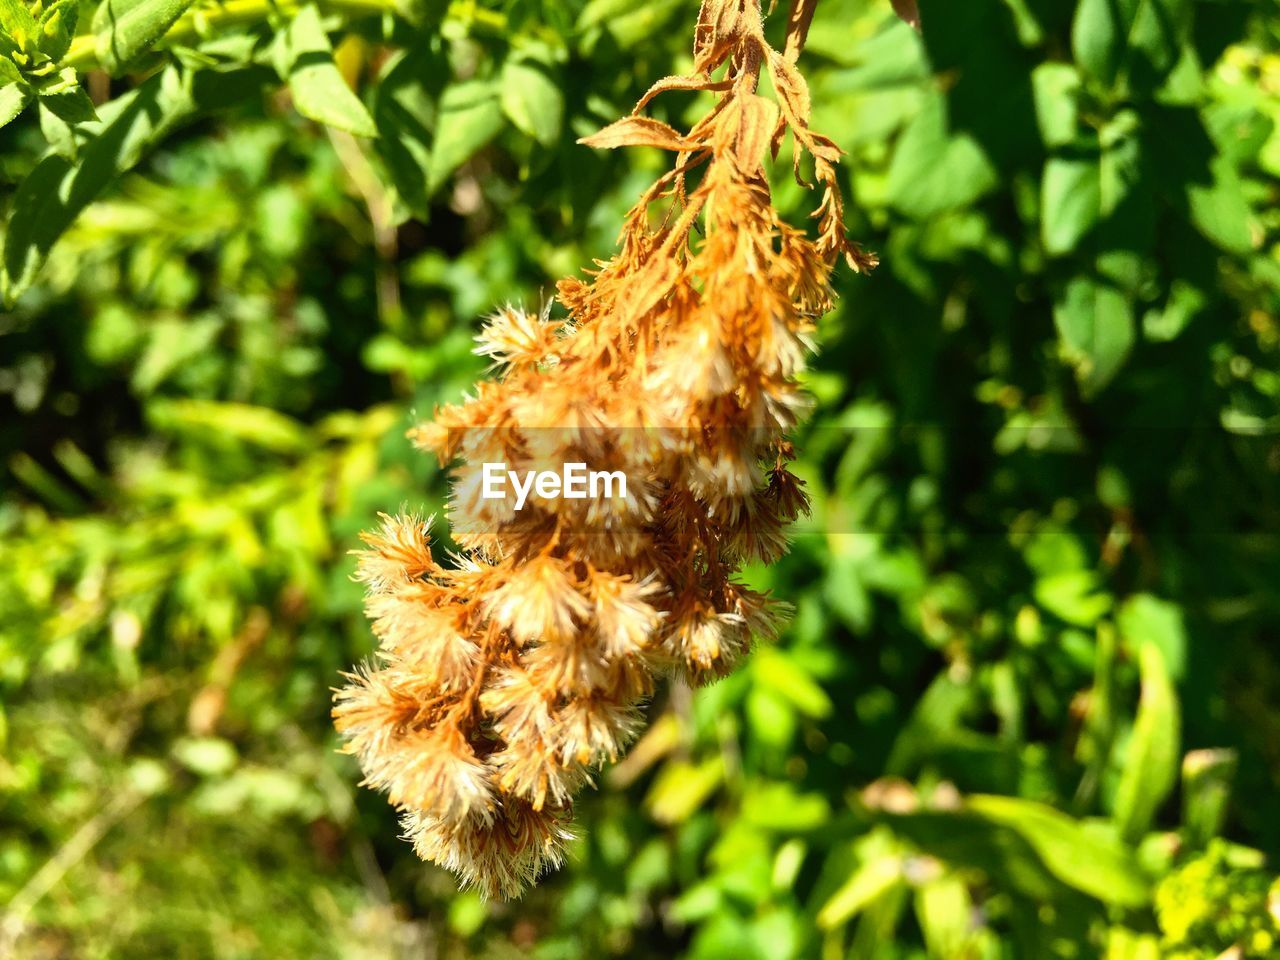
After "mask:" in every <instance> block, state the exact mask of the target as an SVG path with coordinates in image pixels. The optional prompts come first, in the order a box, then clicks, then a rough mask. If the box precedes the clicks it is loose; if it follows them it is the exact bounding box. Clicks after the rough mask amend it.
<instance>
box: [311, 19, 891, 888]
mask: <svg viewBox="0 0 1280 960" xmlns="http://www.w3.org/2000/svg"><path fill="white" fill-rule="evenodd" d="M798 6H799V7H803V6H807V4H800V5H798ZM801 14H802V15H796V14H795V13H793V15H792V17H791V19H790V21H789V22H790V25H791V35H790V37H789V39H788V43H787V47H786V52H785V53H779V52H778V51H776V50H774V49H773V48H772V47H770V46H769V44H768V43H767V42H766V41H765V38H764V31H763V24H762V11H761V8H760V3H759V0H704V2H703V4H702V9H701V12H700V14H699V19H698V25H697V30H696V34H695V42H694V70H693V73H692V74H690V75H689V76H684V77H668V78H665V79H663V80H660V81H659V82H658V83H656V84H655V85H654V86H653V88H652V89H651V90H650V91H649V93H647V94H646V95H645V97H644V98H642V99H641V101H640V103H639V104H638V105H637V108H636V110H637V112H636V113H635V114H633V115H631V116H629V117H626V118H624V119H622V120H620V121H618V122H617V123H614V124H612V125H611V126H609V127H607V128H606V129H604V130H602V131H601V132H600V133H598V134H596V135H595V136H593V137H590V138H587V140H586V141H585V142H586V143H588V144H589V145H592V146H596V147H618V146H628V145H648V146H656V147H660V148H663V149H667V150H671V151H673V152H674V153H675V156H676V159H675V163H674V166H673V168H672V170H671V171H670V172H669V173H668V174H666V175H665V176H663V177H662V178H661V179H660V180H659V181H658V182H657V183H655V184H654V185H653V187H651V188H650V189H649V190H648V191H647V192H646V193H645V194H644V195H643V196H642V197H641V198H640V200H639V202H638V203H637V204H636V205H635V207H634V208H633V209H632V211H631V213H630V214H629V215H628V217H627V219H626V222H625V225H624V228H623V231H622V236H621V239H620V244H619V252H618V253H617V255H616V256H615V257H614V258H613V259H612V260H610V261H608V262H604V263H598V264H597V267H598V269H597V270H596V271H594V272H593V273H592V274H590V276H589V279H587V280H581V279H576V278H570V279H566V280H564V281H562V282H561V283H560V285H559V288H558V300H559V303H560V304H561V306H563V307H564V308H565V310H566V311H567V313H568V317H567V319H565V320H553V319H552V318H551V315H550V313H549V312H548V311H544V312H543V313H541V314H538V315H531V314H527V313H525V312H523V311H521V310H519V309H518V308H515V307H511V306H507V307H505V308H503V309H502V310H500V311H499V312H498V313H497V314H496V315H495V316H494V317H492V318H491V319H490V320H489V322H488V323H487V324H486V326H485V328H484V330H483V332H482V333H481V335H480V337H479V347H478V348H477V352H478V353H480V354H482V355H484V356H487V357H490V358H492V360H493V361H494V368H495V371H496V379H494V380H490V381H486V382H484V383H481V384H479V385H478V386H477V388H476V392H475V395H474V396H473V397H471V398H470V399H468V400H466V401H465V402H463V403H461V404H458V405H454V406H449V407H445V408H443V409H441V410H437V411H436V414H435V417H434V422H433V423H430V424H426V425H423V426H421V427H419V428H417V429H415V430H414V431H413V433H412V435H413V437H414V439H415V440H416V442H417V443H418V444H419V445H420V446H422V447H424V448H425V449H428V450H431V451H433V452H434V453H436V455H437V456H438V457H439V458H440V460H441V462H442V464H447V463H450V462H452V461H454V460H455V459H461V460H462V461H463V462H464V463H465V464H468V465H469V467H468V468H464V469H462V470H460V471H458V473H457V477H456V482H455V485H454V488H453V491H452V494H451V501H450V519H451V521H452V524H453V532H454V536H455V539H456V540H457V541H458V543H459V544H460V545H461V546H462V547H463V549H464V553H463V555H462V556H458V557H454V558H453V560H452V562H451V563H449V564H448V565H442V564H440V563H438V562H437V561H436V560H435V559H434V558H433V556H432V553H431V548H430V543H429V539H428V526H429V524H428V523H424V522H422V521H421V520H419V519H417V518H415V517H412V516H407V517H400V518H386V517H384V518H383V525H382V528H381V529H380V530H379V531H377V532H376V533H373V534H369V535H367V536H366V538H365V540H366V543H367V544H368V547H369V549H368V550H367V551H365V552H364V553H363V554H362V555H361V560H360V567H359V575H358V576H359V578H360V579H361V580H362V581H363V582H364V583H366V585H367V587H368V613H369V615H370V617H371V618H372V619H373V624H374V633H375V634H376V635H377V637H378V639H379V641H380V647H379V650H378V654H377V659H376V660H375V662H374V664H372V665H370V666H368V667H365V668H363V669H361V670H358V671H356V672H355V673H353V674H351V675H350V677H349V683H348V685H347V686H346V687H345V688H344V689H342V690H341V691H339V693H338V695H337V701H336V706H335V708H334V716H335V721H336V724H337V726H338V729H339V730H340V731H341V732H342V734H343V735H344V737H345V738H346V739H347V746H348V749H349V750H350V751H351V752H352V753H354V754H355V755H356V756H357V757H358V758H359V759H360V762H361V765H362V767H363V769H364V772H365V777H366V783H368V784H369V785H370V786H373V787H375V788H377V789H380V790H385V791H386V792H387V794H388V796H389V799H390V800H391V802H392V803H393V804H395V805H396V806H398V807H400V808H401V809H402V811H403V813H404V824H405V830H406V834H407V836H408V837H409V839H411V840H412V841H413V844H414V847H415V849H416V850H417V852H418V853H419V854H420V855H421V856H422V857H424V858H425V859H428V860H432V861H434V862H436V863H439V864H441V865H443V866H445V867H447V868H449V869H451V870H453V871H455V872H456V873H458V874H459V875H460V877H461V878H462V879H463V881H464V882H466V883H469V884H474V885H476V886H478V887H479V888H480V889H481V890H482V891H484V892H485V893H487V894H489V895H493V896H514V895H516V894H518V893H519V892H520V890H521V889H522V888H523V887H524V886H525V885H526V884H528V883H529V882H532V881H533V880H535V879H536V878H537V876H538V875H539V873H540V872H541V871H542V870H544V869H546V868H548V867H552V866H555V865H558V864H559V863H560V861H561V859H562V852H561V851H562V845H563V843H564V841H565V840H566V839H567V838H568V837H569V834H568V830H567V824H568V821H569V819H570V816H571V807H572V802H573V798H574V795H575V794H576V793H577V791H578V790H579V789H581V788H582V786H583V785H584V784H586V783H588V782H589V781H590V777H591V773H592V771H593V769H594V768H596V767H598V766H599V765H600V764H602V763H606V762H610V761H613V760H615V759H616V758H617V757H618V755H619V754H620V753H621V752H622V751H623V750H624V749H625V748H626V746H627V744H628V743H629V742H630V740H631V739H632V738H633V737H634V736H635V734H636V733H637V731H638V728H639V726H640V724H641V715H640V710H639V707H640V704H641V703H642V702H643V700H644V699H645V698H646V697H648V696H649V695H650V694H651V692H652V690H653V687H654V683H655V679H656V678H657V677H658V676H661V675H664V674H672V673H676V674H681V675H683V676H685V677H686V678H688V679H690V680H691V681H693V682H703V681H706V680H712V679H715V678H716V677H719V676H722V675H724V674H725V673H726V672H727V671H729V670H730V669H732V667H733V665H734V663H735V662H736V661H737V660H738V659H739V658H740V657H741V656H742V655H743V654H744V653H745V652H746V650H747V649H748V648H749V646H750V643H751V641H752V638H753V637H760V636H768V635H770V634H771V633H772V632H773V631H774V630H775V628H776V623H777V619H778V616H779V613H780V610H779V604H777V603H776V602H774V601H772V600H771V599H770V598H768V597H766V596H764V595H762V594H759V593H755V592H753V591H751V590H749V589H747V588H746V587H745V586H743V585H742V584H740V583H739V582H737V581H736V580H735V576H736V575H737V573H738V570H739V569H740V567H741V566H742V565H743V564H744V563H746V562H750V561H753V560H759V561H764V562H770V561H772V560H775V559H776V558H777V557H778V556H779V555H780V554H781V553H782V552H783V551H784V550H785V547H786V539H785V532H786V527H787V525H788V524H789V523H790V522H791V521H792V520H794V519H795V517H796V516H797V515H798V514H800V513H802V512H804V511H806V510H807V500H806V498H805V496H804V492H803V490H802V485H801V483H800V481H799V480H797V479H796V478H795V476H793V475H792V474H791V473H790V472H789V471H788V469H787V464H788V463H789V461H790V460H791V458H792V456H793V451H792V449H791V446H790V444H789V443H788V442H787V441H786V440H785V438H784V434H785V432H786V431H787V430H788V429H790V428H791V427H793V426H794V425H795V424H796V423H797V421H798V420H799V419H800V418H801V417H803V416H804V413H805V411H806V410H807V408H808V400H807V397H806V396H805V394H804V392H803V391H802V389H801V388H800V386H799V384H798V382H797V377H798V375H799V374H800V373H801V372H802V371H803V369H804V364H805V359H806V357H807V355H808V354H809V353H810V351H811V350H812V347H813V339H812V338H813V333H814V326H815V321H816V318H817V317H818V316H819V315H820V314H822V313H823V312H825V311H826V310H828V309H830V306H831V288H830V282H829V280H830V273H831V269H832V267H833V265H834V263H835V261H836V260H837V259H839V258H840V257H842V256H843V257H844V258H845V259H846V260H847V262H848V263H849V264H850V266H852V267H853V269H855V270H859V271H861V270H866V269H869V268H870V267H872V266H874V263H875V261H874V258H872V257H870V256H868V255H867V254H864V253H863V252H862V251H861V250H860V249H859V248H858V247H857V246H856V245H854V244H852V243H850V242H849V241H848V239H847V238H846V237H845V232H844V225H843V214H844V208H843V200H842V198H841V194H840V189H839V185H838V182H837V180H836V175H835V164H836V162H837V160H838V157H839V151H838V150H837V148H836V147H835V145H834V144H833V143H832V142H831V141H830V140H828V139H827V138H826V137H823V136H822V135H821V134H818V133H816V132H814V131H813V130H811V129H810V127H809V112H810V107H809V95H808V90H807V88H806V86H805V83H804V80H803V79H802V78H801V76H800V74H799V73H798V72H797V70H796V68H795V65H794V60H795V58H796V55H797V54H798V53H799V48H800V45H801V43H802V41H803V32H804V30H805V29H807V22H808V18H807V16H806V15H803V11H802V12H801ZM720 67H725V71H724V73H723V76H722V77H721V78H719V79H714V78H713V74H714V73H715V72H716V71H717V70H718V69H719V68H720ZM762 70H765V71H767V72H768V74H769V76H770V79H771V81H772V86H773V89H774V91H775V92H776V100H770V99H766V98H764V97H762V96H760V95H758V94H757V92H756V90H757V86H758V83H759V79H760V73H761V71H762ZM669 90H688V91H710V92H712V93H714V95H715V104H714V106H713V107H712V109H711V110H710V111H709V113H708V114H707V116H706V117H704V118H703V119H702V120H701V121H699V122H698V123H697V124H695V125H694V126H693V128H692V129H691V130H689V131H688V132H687V133H680V132H679V131H677V130H675V129H673V128H671V127H669V126H667V125H666V124H664V123H661V122H659V121H657V120H654V119H651V118H648V117H644V116H641V115H640V114H639V111H640V110H641V109H643V108H644V106H645V105H646V104H647V103H648V102H649V101H650V99H651V98H652V97H653V96H656V95H657V94H659V93H662V92H664V91H669ZM788 131H790V133H791V135H792V138H793V141H794V144H795V171H796V176H797V178H798V179H799V178H800V171H801V169H802V163H801V158H802V154H807V155H808V156H809V157H810V158H811V161H812V164H813V176H814V179H815V181H816V189H818V190H819V191H820V200H819V202H818V205H817V209H816V210H815V212H814V217H815V218H816V220H817V231H816V236H815V237H813V238H810V237H809V236H808V235H806V234H805V233H804V231H802V230H800V229H798V228H796V227H793V226H791V225H789V224H787V223H786V222H784V221H783V220H782V219H781V218H780V217H779V215H778V213H777V211H776V210H775V209H774V207H773V204H772V202H771V197H770V191H769V185H768V182H767V179H766V177H765V171H764V157H765V154H766V151H770V150H771V151H772V152H773V153H774V155H775V156H776V154H777V152H778V150H779V148H780V147H781V145H782V142H783V138H784V136H785V134H786V133H787V132H788ZM801 182H802V183H803V180H802V181H801ZM655 206H657V207H659V208H660V209H661V210H662V213H661V214H660V216H659V217H658V218H657V220H656V221H655V220H654V218H653V217H652V209H653V208H654V207H655ZM695 228H698V229H695ZM484 463H490V464H492V463H502V464H504V465H505V466H506V467H509V468H510V469H511V470H512V471H513V472H515V473H516V474H518V475H519V476H524V475H525V473H527V472H528V471H535V470H545V469H548V468H549V467H554V466H555V465H564V464H570V463H589V464H591V465H592V467H593V469H596V470H601V471H618V472H619V473H620V474H622V475H623V476H625V478H626V481H627V491H626V496H625V497H623V496H616V495H615V496H612V497H602V496H597V497H588V498H584V499H570V498H555V497H547V496H544V495H543V494H542V493H541V491H538V493H537V496H535V497H531V498H530V499H529V501H528V502H527V504H526V505H525V506H524V507H523V508H522V509H516V508H515V507H514V506H513V503H512V501H511V499H510V498H505V499H492V498H488V497H487V496H486V493H485V486H484V480H483V478H482V477H481V475H480V472H479V470H478V467H479V465H480V464H484ZM530 476H532V475H531V474H530ZM531 483H532V481H530V484H531Z"/></svg>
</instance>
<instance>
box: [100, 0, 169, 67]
mask: <svg viewBox="0 0 1280 960" xmlns="http://www.w3.org/2000/svg"><path fill="white" fill-rule="evenodd" d="M191 3H192V0H103V2H102V4H101V5H100V6H99V7H98V10H97V12H96V13H95V14H94V15H93V32H94V33H95V34H96V35H97V38H98V39H97V53H98V62H99V63H100V64H101V65H102V66H103V68H104V69H106V70H107V71H108V72H109V73H119V72H120V70H121V69H122V68H123V67H126V66H128V65H129V63H131V62H132V61H133V60H136V59H137V58H138V57H139V56H141V55H142V54H143V53H145V52H146V51H147V50H149V49H150V48H151V47H152V46H153V45H154V44H155V43H156V41H157V40H159V39H160V38H161V37H163V36H164V35H165V33H167V32H168V30H169V28H170V27H171V26H173V24H174V21H175V20H177V19H178V17H180V16H182V14H183V13H185V12H186V10H187V8H188V7H189V6H191Z"/></svg>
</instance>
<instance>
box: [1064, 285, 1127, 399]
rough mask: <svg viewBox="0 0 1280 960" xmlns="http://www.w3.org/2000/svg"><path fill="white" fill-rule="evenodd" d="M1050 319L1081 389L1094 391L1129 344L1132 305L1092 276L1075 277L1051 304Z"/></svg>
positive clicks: (1108, 376) (1088, 392) (1087, 393)
mask: <svg viewBox="0 0 1280 960" xmlns="http://www.w3.org/2000/svg"><path fill="white" fill-rule="evenodd" d="M1053 319H1054V323H1055V324H1056V325H1057V328H1058V336H1059V337H1060V339H1061V342H1062V347H1063V352H1064V354H1065V356H1066V358H1067V360H1068V361H1069V362H1070V363H1071V364H1072V365H1073V366H1075V368H1076V376H1077V378H1078V379H1079V381H1080V387H1081V391H1082V392H1083V393H1084V395H1085V396H1086V397H1091V396H1093V395H1095V394H1097V393H1098V392H1099V391H1100V390H1102V389H1103V388H1104V387H1105V386H1106V385H1107V384H1108V383H1110V382H1111V379H1112V378H1113V377H1114V376H1115V375H1116V373H1117V372H1118V371H1119V370H1120V367H1121V366H1123V364H1124V361H1125V359H1126V358H1127V357H1128V356H1129V351H1130V350H1131V349H1132V348H1133V341H1134V319H1133V308H1132V306H1131V305H1130V303H1129V300H1128V298H1126V297H1125V295H1124V294H1123V293H1121V292H1120V291H1119V290H1117V289H1116V288H1115V287H1113V286H1111V285H1109V284H1105V283H1101V282H1099V281H1097V280H1094V279H1093V278H1092V277H1088V276H1080V277H1076V278H1074V279H1073V280H1072V281H1071V282H1070V283H1069V284H1067V288H1066V290H1065V291H1064V292H1063V294H1062V295H1061V296H1060V297H1059V299H1058V302H1057V303H1056V304H1054V309H1053Z"/></svg>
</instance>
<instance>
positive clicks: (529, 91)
mask: <svg viewBox="0 0 1280 960" xmlns="http://www.w3.org/2000/svg"><path fill="white" fill-rule="evenodd" d="M501 99H502V111H503V112H504V113H505V114H506V115H507V118H508V119H509V120H510V121H511V122H512V123H513V124H515V127H516V129H517V130H519V131H520V132H521V133H526V134H528V135H529V136H531V137H533V138H534V139H535V140H537V141H538V142H539V143H541V144H543V145H544V146H551V145H552V144H554V143H555V142H556V141H557V140H558V139H559V138H560V128H561V125H562V124H563V121H564V94H562V93H561V92H560V85H559V84H558V83H557V82H556V78H555V77H554V76H553V75H552V73H551V71H550V69H549V68H548V67H547V66H546V65H545V64H541V63H537V62H535V61H532V60H521V59H517V60H508V61H507V62H506V63H504V64H503V66H502V97H501Z"/></svg>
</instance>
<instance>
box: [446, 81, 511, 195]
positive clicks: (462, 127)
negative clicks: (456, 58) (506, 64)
mask: <svg viewBox="0 0 1280 960" xmlns="http://www.w3.org/2000/svg"><path fill="white" fill-rule="evenodd" d="M501 129H502V106H501V104H500V103H499V90H498V87H497V86H496V85H495V84H493V83H491V82H489V81H484V80H466V81H463V82H462V83H457V84H454V85H453V86H451V87H449V88H448V89H447V90H445V92H444V95H443V96H442V97H441V98H440V105H439V113H438V115H437V117H436V129H435V138H434V141H433V143H432V146H431V160H430V162H429V163H428V166H427V190H428V192H430V193H434V192H435V191H436V190H438V189H440V187H442V186H443V185H444V183H445V181H447V180H448V179H449V177H450V176H451V175H452V174H453V172H454V171H455V170H457V169H458V167H460V166H462V164H464V163H465V162H466V161H467V160H469V159H470V158H471V157H472V155H474V154H475V152H476V151H477V150H479V149H480V148H481V147H483V146H484V145H485V144H486V143H488V142H489V141H490V140H492V139H493V138H494V137H495V136H497V134H498V131H499V130H501Z"/></svg>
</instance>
